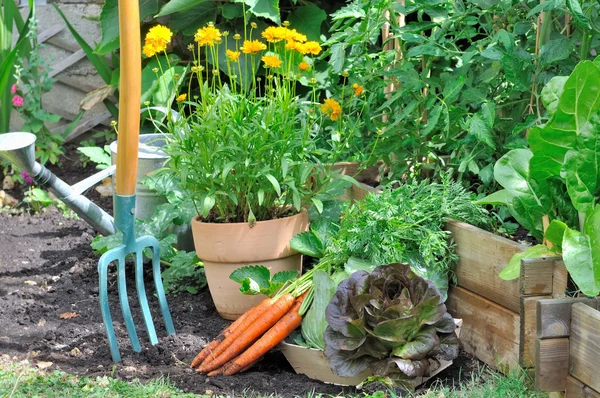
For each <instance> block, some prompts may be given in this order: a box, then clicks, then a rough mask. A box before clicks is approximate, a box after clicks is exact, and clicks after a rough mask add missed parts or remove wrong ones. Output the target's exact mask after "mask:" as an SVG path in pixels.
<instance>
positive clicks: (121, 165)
mask: <svg viewBox="0 0 600 398" xmlns="http://www.w3.org/2000/svg"><path fill="white" fill-rule="evenodd" d="M119 29H120V41H121V52H120V56H121V65H120V69H121V78H120V83H119V86H120V87H119V93H120V94H119V125H118V131H119V135H118V139H117V175H116V180H117V181H116V190H115V191H116V194H117V195H122V196H131V195H134V194H135V184H136V175H137V168H138V146H139V135H140V97H141V95H142V76H141V70H142V49H141V38H140V9H139V2H138V1H137V0H119Z"/></svg>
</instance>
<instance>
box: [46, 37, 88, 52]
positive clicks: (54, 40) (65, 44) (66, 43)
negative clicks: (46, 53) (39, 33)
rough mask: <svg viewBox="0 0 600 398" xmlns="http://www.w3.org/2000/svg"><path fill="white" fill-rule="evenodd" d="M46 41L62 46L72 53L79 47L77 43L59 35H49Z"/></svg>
mask: <svg viewBox="0 0 600 398" xmlns="http://www.w3.org/2000/svg"><path fill="white" fill-rule="evenodd" d="M46 43H48V44H52V45H53V46H56V47H59V48H62V49H63V50H67V51H71V52H72V53H74V52H77V51H78V50H80V49H81V47H79V45H77V43H73V42H70V41H67V40H64V39H62V38H60V37H51V38H50V39H48V40H46Z"/></svg>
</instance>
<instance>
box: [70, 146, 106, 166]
mask: <svg viewBox="0 0 600 398" xmlns="http://www.w3.org/2000/svg"><path fill="white" fill-rule="evenodd" d="M77 151H79V152H80V153H81V155H82V156H81V157H83V159H84V162H85V163H84V164H83V167H85V166H86V164H87V162H92V163H95V164H96V168H97V169H99V170H104V169H106V168H107V167H110V166H111V164H112V161H111V152H110V148H109V146H108V145H104V148H100V147H97V146H95V143H93V142H92V143H91V145H90V146H81V147H79V148H77Z"/></svg>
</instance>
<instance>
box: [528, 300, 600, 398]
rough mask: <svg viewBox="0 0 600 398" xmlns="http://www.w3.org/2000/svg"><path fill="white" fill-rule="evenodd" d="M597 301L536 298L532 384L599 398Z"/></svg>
mask: <svg viewBox="0 0 600 398" xmlns="http://www.w3.org/2000/svg"><path fill="white" fill-rule="evenodd" d="M599 308H600V301H599V300H598V298H593V299H591V298H566V299H554V300H552V299H550V300H539V301H538V303H537V310H538V313H537V339H536V357H537V367H536V371H535V386H536V389H537V390H540V391H549V392H556V393H555V394H554V395H555V396H562V395H564V394H565V393H566V397H567V398H600V377H598V369H600V311H598V309H599Z"/></svg>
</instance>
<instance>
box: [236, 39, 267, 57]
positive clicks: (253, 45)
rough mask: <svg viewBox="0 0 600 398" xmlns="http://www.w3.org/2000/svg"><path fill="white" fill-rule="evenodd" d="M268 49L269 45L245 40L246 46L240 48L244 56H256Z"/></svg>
mask: <svg viewBox="0 0 600 398" xmlns="http://www.w3.org/2000/svg"><path fill="white" fill-rule="evenodd" d="M266 49H267V45H266V44H265V43H262V42H260V41H258V40H252V41H250V40H244V45H243V46H241V47H240V50H242V52H243V53H244V54H256V53H258V52H260V51H263V50H266Z"/></svg>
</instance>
